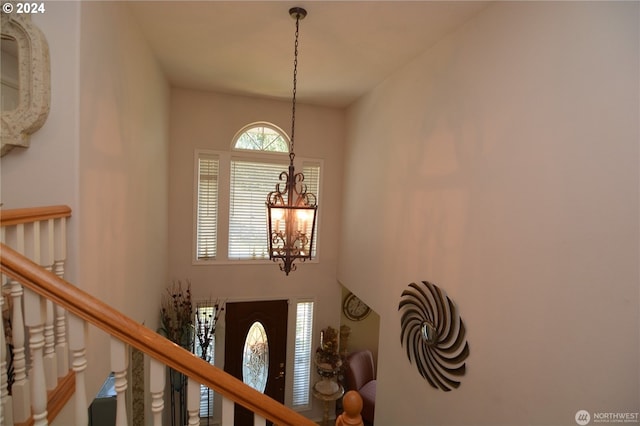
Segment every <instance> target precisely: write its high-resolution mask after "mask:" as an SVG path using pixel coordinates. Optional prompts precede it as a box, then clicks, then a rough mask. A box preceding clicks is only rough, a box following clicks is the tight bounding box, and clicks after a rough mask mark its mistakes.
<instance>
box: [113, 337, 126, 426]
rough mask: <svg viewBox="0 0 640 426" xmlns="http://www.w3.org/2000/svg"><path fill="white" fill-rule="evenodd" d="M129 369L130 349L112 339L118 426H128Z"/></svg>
mask: <svg viewBox="0 0 640 426" xmlns="http://www.w3.org/2000/svg"><path fill="white" fill-rule="evenodd" d="M128 369H129V347H128V346H127V345H126V344H125V343H124V342H123V341H121V340H119V339H117V338H115V337H113V336H112V337H111V370H112V371H113V375H114V376H115V378H116V380H115V389H116V395H117V396H116V426H127V401H126V397H125V392H126V390H127V384H128V383H127V370H128Z"/></svg>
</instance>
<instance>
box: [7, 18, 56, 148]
mask: <svg viewBox="0 0 640 426" xmlns="http://www.w3.org/2000/svg"><path fill="white" fill-rule="evenodd" d="M0 29H1V32H2V45H1V60H2V64H1V67H0V69H1V70H2V89H1V91H0V93H1V95H2V114H1V115H2V149H1V151H0V156H4V155H5V154H7V153H8V152H9V151H10V150H11V149H13V148H14V147H23V148H28V147H29V136H30V135H31V134H32V133H33V132H35V131H36V130H38V129H40V128H41V127H42V125H43V124H44V122H45V120H46V119H47V116H48V115H49V108H50V103H51V78H50V73H51V72H50V60H49V45H48V44H47V40H46V39H45V37H44V34H43V33H42V32H41V31H40V29H39V28H38V27H36V26H35V25H34V24H33V23H32V22H31V15H29V14H17V13H16V12H15V8H14V12H12V13H2V15H1V22H0Z"/></svg>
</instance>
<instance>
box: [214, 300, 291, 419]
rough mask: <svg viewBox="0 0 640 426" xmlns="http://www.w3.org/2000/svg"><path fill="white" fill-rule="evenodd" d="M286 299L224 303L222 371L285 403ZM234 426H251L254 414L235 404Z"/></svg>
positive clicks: (287, 304)
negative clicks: (224, 325) (224, 323)
mask: <svg viewBox="0 0 640 426" xmlns="http://www.w3.org/2000/svg"><path fill="white" fill-rule="evenodd" d="M288 307H289V303H288V302H287V301H286V300H270V301H259V302H238V303H227V304H226V307H225V309H226V312H225V322H226V331H225V350H224V360H225V361H224V370H225V371H226V372H227V373H229V374H231V375H233V376H234V377H237V378H238V379H240V380H242V381H243V382H245V383H246V384H248V385H249V386H251V387H253V388H254V389H257V390H259V391H260V392H262V393H264V394H265V395H268V396H270V397H271V398H273V399H275V400H276V401H279V402H281V403H284V384H285V371H286V369H285V367H286V356H287V347H286V346H287V311H288ZM235 426H253V413H252V412H250V411H249V410H247V409H245V408H244V407H242V406H240V405H239V404H236V406H235Z"/></svg>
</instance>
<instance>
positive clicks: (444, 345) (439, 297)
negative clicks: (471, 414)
mask: <svg viewBox="0 0 640 426" xmlns="http://www.w3.org/2000/svg"><path fill="white" fill-rule="evenodd" d="M398 310H399V311H400V312H401V313H402V316H401V319H400V326H401V334H400V342H401V344H402V345H403V346H404V347H405V349H406V351H407V358H409V362H410V363H415V365H416V367H417V369H418V372H419V373H420V375H421V376H422V377H424V378H425V379H426V380H427V381H428V382H429V384H430V385H431V386H433V387H434V388H436V389H438V388H439V389H442V390H444V391H447V392H448V391H450V390H451V389H453V388H457V387H458V386H460V381H458V380H457V378H458V377H460V376H463V375H464V374H465V360H466V359H467V357H468V356H469V344H468V343H467V341H466V338H465V334H466V330H465V327H464V323H463V322H462V319H461V318H460V315H459V314H458V307H457V306H456V305H455V303H453V302H452V301H451V299H449V297H447V295H446V293H445V292H444V291H443V290H442V289H440V288H439V287H438V286H436V285H434V284H432V283H430V282H428V281H422V285H421V286H420V285H418V284H416V283H411V284H409V288H408V289H406V290H404V291H403V292H402V297H401V299H400V303H399V305H398Z"/></svg>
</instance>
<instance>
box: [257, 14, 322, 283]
mask: <svg viewBox="0 0 640 426" xmlns="http://www.w3.org/2000/svg"><path fill="white" fill-rule="evenodd" d="M289 15H291V17H292V18H294V19H295V20H296V40H295V49H294V60H293V99H292V112H291V139H290V143H289V171H288V172H286V171H285V172H282V173H280V177H279V179H280V183H278V184H276V189H275V191H272V192H270V193H269V195H267V203H266V204H267V218H268V219H267V220H268V227H269V229H268V238H269V259H271V260H273V261H274V262H280V270H281V271H284V273H285V274H287V275H289V272H291V271H295V270H296V265H295V264H294V263H293V262H294V261H295V260H296V259H300V261H302V262H304V261H305V260H307V259H311V254H312V251H313V236H314V230H315V227H316V213H317V212H318V204H317V199H316V196H315V195H314V194H312V193H310V192H307V185H306V184H305V183H304V175H303V174H302V173H296V172H295V169H294V166H293V160H294V158H295V154H294V152H293V141H294V135H295V125H296V85H297V75H298V34H299V24H300V20H301V19H304V17H305V16H307V11H306V10H304V9H303V8H301V7H294V8H291V9H289ZM283 184H284V187H283V186H282V185H283Z"/></svg>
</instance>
